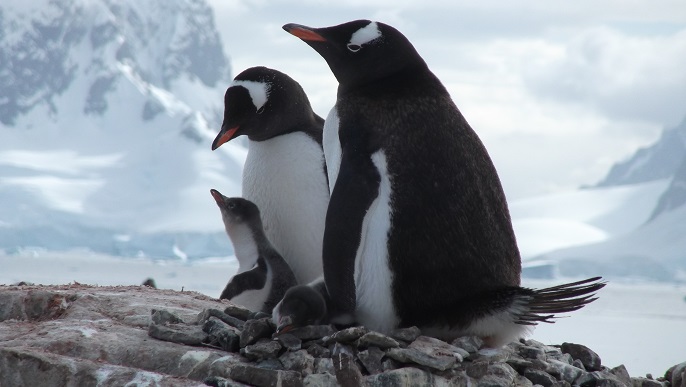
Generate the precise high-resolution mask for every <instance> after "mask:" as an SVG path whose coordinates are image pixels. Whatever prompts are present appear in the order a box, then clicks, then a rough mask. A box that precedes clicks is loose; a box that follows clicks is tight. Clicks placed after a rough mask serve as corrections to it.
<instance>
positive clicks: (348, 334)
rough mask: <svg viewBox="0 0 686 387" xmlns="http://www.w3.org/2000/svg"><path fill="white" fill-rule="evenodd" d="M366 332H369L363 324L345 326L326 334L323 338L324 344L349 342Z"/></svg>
mask: <svg viewBox="0 0 686 387" xmlns="http://www.w3.org/2000/svg"><path fill="white" fill-rule="evenodd" d="M367 332H369V330H368V329H367V328H365V327H363V326H357V327H350V328H346V329H343V330H340V331H338V332H336V333H334V334H332V335H331V336H328V337H327V338H326V339H325V340H324V344H329V343H332V342H338V343H349V342H351V341H355V340H357V339H359V338H360V337H362V336H363V335H364V334H365V333H367Z"/></svg>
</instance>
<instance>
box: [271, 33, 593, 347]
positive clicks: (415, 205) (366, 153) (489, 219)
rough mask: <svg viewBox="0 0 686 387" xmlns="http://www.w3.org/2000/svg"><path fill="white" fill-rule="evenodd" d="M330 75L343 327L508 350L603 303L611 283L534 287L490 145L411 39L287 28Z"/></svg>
mask: <svg viewBox="0 0 686 387" xmlns="http://www.w3.org/2000/svg"><path fill="white" fill-rule="evenodd" d="M283 28H284V30H286V31H287V32H289V33H290V34H292V35H294V36H296V37H298V38H300V39H301V40H303V41H304V42H305V43H307V44H308V45H309V46H310V47H312V48H313V49H314V50H315V51H317V53H319V54H320V55H321V56H322V57H323V58H324V59H325V60H326V62H327V64H328V65H329V68H330V69H331V71H332V72H333V74H334V76H335V77H336V79H337V80H338V83H339V86H338V92H337V100H336V103H335V105H334V107H333V108H332V109H331V111H330V113H329V115H328V116H327V118H326V122H325V126H324V133H323V148H324V155H325V159H326V164H327V171H328V179H329V186H330V188H331V196H330V202H329V207H328V210H327V214H326V228H325V233H324V246H323V253H322V254H323V256H322V259H323V266H324V268H323V269H324V281H325V285H326V290H327V292H328V299H329V300H330V302H331V305H328V306H329V307H330V309H331V310H330V312H329V313H330V314H331V315H332V316H334V317H333V321H334V322H336V320H347V321H351V320H355V321H357V322H359V323H361V324H363V325H365V326H366V327H368V328H370V329H373V330H377V331H380V332H389V331H391V330H392V329H394V328H396V327H409V326H413V325H416V326H418V327H420V328H422V330H423V331H424V332H431V334H432V335H433V336H435V337H439V338H444V339H452V338H454V337H457V336H461V335H478V336H480V337H482V338H484V339H485V341H486V342H487V343H489V345H490V346H493V347H497V346H501V345H503V344H505V343H507V342H510V341H512V340H515V339H517V338H518V337H520V336H521V335H523V334H526V333H527V331H528V329H527V327H529V326H530V325H532V324H535V323H537V322H540V321H548V322H549V321H551V317H550V316H551V315H553V314H555V313H564V312H570V311H573V310H576V309H578V308H580V307H582V306H584V305H585V304H587V303H589V302H592V301H593V300H594V298H593V297H592V295H593V293H594V292H595V291H597V290H599V289H600V288H602V287H603V286H604V283H602V282H600V278H592V279H589V280H586V281H582V282H580V283H573V284H568V285H562V286H561V287H556V288H552V289H543V290H538V291H534V290H531V289H525V288H521V287H520V286H519V285H520V275H521V257H520V255H519V249H518V247H517V242H516V239H515V234H514V231H513V228H512V222H511V219H510V214H509V209H508V206H507V202H506V199H505V194H504V191H503V188H502V186H501V183H500V179H499V177H498V174H497V172H496V169H495V166H494V164H493V162H492V161H491V159H490V157H489V155H488V152H487V151H486V148H485V147H484V145H483V143H482V142H481V140H480V139H479V137H478V136H477V134H476V132H475V131H474V130H473V129H472V128H471V127H470V125H469V124H468V122H467V120H466V119H465V118H464V116H463V115H462V113H461V112H460V111H459V109H458V108H457V106H456V105H455V103H454V102H453V101H452V99H451V97H450V95H449V93H448V91H447V89H446V88H445V87H444V86H443V84H442V83H441V82H440V81H439V79H438V78H437V77H436V76H435V75H434V74H433V73H432V72H431V71H430V70H429V67H428V66H427V64H426V62H425V61H424V60H423V59H422V57H421V56H420V55H419V53H418V52H417V51H416V49H415V48H414V46H413V45H412V44H411V43H410V41H409V40H408V39H407V38H406V37H405V36H404V35H403V34H402V33H401V32H399V31H398V30H397V29H395V28H393V27H391V26H389V25H386V24H383V23H379V22H373V21H369V20H356V21H351V22H347V23H344V24H340V25H336V26H332V27H325V28H312V27H307V26H303V25H298V24H287V25H285V26H283Z"/></svg>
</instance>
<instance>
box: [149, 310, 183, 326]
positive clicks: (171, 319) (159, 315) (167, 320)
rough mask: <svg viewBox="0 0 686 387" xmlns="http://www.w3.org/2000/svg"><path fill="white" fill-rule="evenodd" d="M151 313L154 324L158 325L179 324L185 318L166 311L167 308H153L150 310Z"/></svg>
mask: <svg viewBox="0 0 686 387" xmlns="http://www.w3.org/2000/svg"><path fill="white" fill-rule="evenodd" d="M150 313H151V316H152V317H151V319H152V323H153V324H157V325H168V324H178V323H182V322H183V320H182V319H181V317H179V316H177V315H176V314H174V313H172V312H169V311H166V310H157V309H153V310H151V311H150Z"/></svg>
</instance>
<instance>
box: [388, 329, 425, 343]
mask: <svg viewBox="0 0 686 387" xmlns="http://www.w3.org/2000/svg"><path fill="white" fill-rule="evenodd" d="M421 334H422V331H421V330H420V329H419V328H417V327H409V328H398V329H395V330H393V331H392V332H391V333H390V334H389V336H391V337H392V338H394V339H396V340H402V341H405V342H408V343H411V342H413V341H415V340H416V339H417V337H419V336H420V335H421Z"/></svg>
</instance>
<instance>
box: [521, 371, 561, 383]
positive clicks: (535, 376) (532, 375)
mask: <svg viewBox="0 0 686 387" xmlns="http://www.w3.org/2000/svg"><path fill="white" fill-rule="evenodd" d="M524 377H526V378H527V379H529V380H531V383H533V384H540V385H541V386H543V387H551V386H552V385H553V384H555V382H556V381H557V380H556V379H555V378H554V377H552V376H550V375H549V374H547V373H545V372H543V371H540V370H536V369H528V370H526V371H524Z"/></svg>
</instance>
